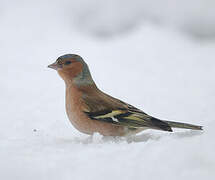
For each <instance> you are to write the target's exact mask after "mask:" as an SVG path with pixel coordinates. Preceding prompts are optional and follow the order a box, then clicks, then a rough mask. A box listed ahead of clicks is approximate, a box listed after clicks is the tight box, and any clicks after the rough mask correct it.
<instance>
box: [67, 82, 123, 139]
mask: <svg viewBox="0 0 215 180" xmlns="http://www.w3.org/2000/svg"><path fill="white" fill-rule="evenodd" d="M85 108H86V106H85V104H84V102H83V101H82V91H80V90H79V89H77V88H76V87H74V86H73V85H72V84H70V85H68V84H67V87H66V112H67V115H68V117H69V120H70V121H71V123H72V124H73V126H74V127H75V128H76V129H78V130H79V131H80V132H83V133H86V134H93V133H95V132H99V133H100V134H102V135H105V136H123V135H125V133H126V128H124V127H122V126H116V125H113V124H110V123H106V122H100V121H97V120H92V119H90V118H88V117H87V116H86V114H85V113H84V112H83V111H84V110H86V109H85Z"/></svg>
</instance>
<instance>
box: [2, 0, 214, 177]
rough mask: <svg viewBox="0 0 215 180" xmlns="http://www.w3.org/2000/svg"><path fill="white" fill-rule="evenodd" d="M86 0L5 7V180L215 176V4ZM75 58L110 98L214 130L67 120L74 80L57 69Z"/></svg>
mask: <svg viewBox="0 0 215 180" xmlns="http://www.w3.org/2000/svg"><path fill="white" fill-rule="evenodd" d="M80 2H81V3H80ZM80 2H79V3H78V1H67V0H63V1H57V0H56V1H40V0H38V1H17V2H13V3H12V2H11V1H2V0H1V1H0V3H1V7H0V10H1V11H0V22H1V23H0V49H1V60H0V67H1V71H0V73H1V74H0V82H1V88H0V92H1V101H0V107H1V113H0V119H1V121H0V139H1V143H0V159H1V161H0V169H1V170H0V179H5V180H10V179H18V180H19V179H22V180H25V179H33V180H34V179H42V180H43V179H44V180H45V179H53V180H55V179H56V180H58V179H64V180H67V179H68V180H69V179H76V180H79V179H86V180H91V179H94V180H95V179H104V180H105V179H108V180H109V179H119V178H120V179H124V180H127V179H150V180H155V179H175V180H181V179H196V180H198V179H207V180H210V179H211V180H212V179H214V177H215V172H214V170H215V156H214V149H215V141H214V136H215V131H214V130H213V127H214V126H215V121H214V107H215V95H214V92H215V84H214V80H215V61H214V58H215V42H214V40H213V34H214V32H215V31H214V21H212V20H213V18H212V17H214V15H215V13H214V12H213V13H209V12H212V11H209V9H214V6H215V5H214V3H212V2H211V1H209V0H205V1H204V2H205V4H204V10H202V9H201V8H200V9H199V10H198V11H197V9H196V8H195V7H196V6H197V5H198V6H199V5H200V4H201V3H203V0H199V1H195V3H194V2H192V1H190V3H188V4H187V3H186V2H185V1H174V2H176V5H177V4H178V6H176V7H178V8H179V10H178V11H174V9H172V10H171V7H172V6H173V5H171V3H170V1H167V0H166V1H164V2H166V3H167V2H168V3H170V4H169V6H167V7H165V6H164V5H162V6H160V7H162V11H161V13H158V11H157V10H156V9H157V8H158V7H159V5H161V4H160V3H158V4H157V5H156V6H155V5H153V4H156V3H157V2H156V3H149V2H148V1H142V3H140V4H138V2H137V3H134V4H136V5H134V4H133V5H131V3H130V2H129V1H125V2H124V1H123V4H124V6H121V4H122V1H120V0H117V1H116V2H115V1H110V3H109V4H108V2H106V1H101V2H99V1H92V3H91V1H84V0H82V1H80ZM151 2H155V1H151ZM179 2H180V3H179ZM144 3H147V4H149V5H150V6H147V7H146V6H145V4H144ZM179 4H180V5H179ZM192 5H194V6H192ZM96 7H97V8H96ZM149 7H153V8H149ZM183 7H186V8H185V9H187V10H186V11H187V12H192V11H193V12H194V11H195V12H201V13H196V14H195V13H191V14H190V15H189V13H187V14H184V13H180V9H181V10H182V9H183ZM109 8H110V9H112V10H113V13H112V14H109V15H107V14H108V13H107V12H109V11H110V10H109ZM165 8H166V9H165ZM149 9H150V11H149ZM153 9H154V10H153ZM129 10H130V11H131V13H130V16H129V14H128V12H130V11H129ZM146 10H148V11H146ZM117 12H119V13H117ZM143 12H145V13H143ZM154 12H155V13H154ZM162 12H165V13H162ZM204 12H208V15H207V14H206V15H205V13H204ZM84 14H85V15H84ZM89 14H90V15H91V16H90V15H89ZM156 14H158V15H156ZM160 14H162V15H163V16H160ZM209 14H210V16H209ZM185 15H186V17H185ZM152 17H156V18H155V19H158V17H159V23H155V21H154V19H153V18H152ZM176 17H177V18H176ZM143 19H145V21H143ZM176 19H179V20H178V21H177V20H176ZM205 19H206V20H207V21H205ZM192 20H193V21H192ZM194 20H195V21H194ZM196 20H199V21H198V26H195V25H193V23H194V22H195V23H196V22H197V21H196ZM105 22H107V23H106V24H105ZM166 22H168V23H166ZM171 22H174V23H171ZM183 22H185V24H187V25H186V27H182V24H183ZM204 24H207V27H208V30H207V32H205V31H204V28H205V26H204ZM173 27H174V28H173ZM188 27H192V29H194V30H195V32H198V34H201V33H203V34H204V35H205V33H206V36H207V37H208V38H207V39H204V40H202V39H199V38H195V37H196V33H194V32H193V31H189V33H188V34H187V33H186V32H187V30H186V29H189V28H188ZM190 34H191V35H190ZM104 37H105V38H104ZM66 53H77V54H80V55H81V56H82V57H83V58H84V59H85V60H86V62H87V63H88V64H89V66H90V69H91V71H92V75H93V77H94V79H95V81H96V82H97V84H98V86H99V87H100V88H101V89H102V90H103V91H105V92H107V93H109V94H110V95H112V96H114V97H117V98H120V99H122V100H123V101H125V102H128V103H130V104H132V105H134V106H136V107H138V108H140V109H142V110H144V111H145V112H147V113H148V114H151V115H153V116H155V117H158V118H161V119H168V120H174V121H181V122H187V123H194V124H197V125H203V126H204V131H203V132H198V131H189V130H176V131H175V132H174V133H169V132H160V131H153V130H147V131H145V132H143V133H141V134H139V135H138V136H137V137H132V138H130V139H125V138H110V137H109V138H104V137H102V136H101V135H99V134H95V135H93V136H92V137H89V136H88V135H84V134H82V133H80V132H78V131H77V130H75V129H74V128H73V127H72V125H71V124H70V122H69V121H68V119H67V117H66V113H65V105H64V103H65V100H64V97H65V92H64V91H65V87H64V82H63V81H62V80H61V79H60V78H59V77H58V75H57V73H56V72H54V71H53V70H50V69H48V68H47V65H48V64H50V63H52V62H54V61H55V60H56V58H57V57H58V56H60V55H63V54H66Z"/></svg>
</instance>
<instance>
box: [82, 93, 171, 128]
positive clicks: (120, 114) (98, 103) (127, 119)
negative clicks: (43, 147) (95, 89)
mask: <svg viewBox="0 0 215 180" xmlns="http://www.w3.org/2000/svg"><path fill="white" fill-rule="evenodd" d="M83 100H84V103H85V105H86V106H85V110H84V112H85V114H86V115H87V116H88V117H89V118H90V119H92V120H97V121H103V122H106V123H112V124H114V125H118V126H126V127H129V128H141V127H147V128H151V129H159V130H164V131H172V129H171V127H170V126H169V125H168V124H167V123H166V122H164V121H162V120H159V119H157V118H154V117H151V116H149V115H148V114H146V113H144V112H143V111H141V110H139V109H137V108H135V107H134V106H131V105H129V104H127V103H125V102H123V101H120V100H118V99H115V98H113V97H111V96H109V95H107V94H104V93H100V94H97V96H83Z"/></svg>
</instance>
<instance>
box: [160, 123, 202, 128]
mask: <svg viewBox="0 0 215 180" xmlns="http://www.w3.org/2000/svg"><path fill="white" fill-rule="evenodd" d="M164 122H166V123H167V124H169V126H171V127H172V128H183V129H193V130H203V126H197V125H193V124H187V123H180V122H173V121H164Z"/></svg>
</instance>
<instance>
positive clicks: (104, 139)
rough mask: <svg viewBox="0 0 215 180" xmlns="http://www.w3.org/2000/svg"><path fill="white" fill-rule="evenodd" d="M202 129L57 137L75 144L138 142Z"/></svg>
mask: <svg viewBox="0 0 215 180" xmlns="http://www.w3.org/2000/svg"><path fill="white" fill-rule="evenodd" d="M201 134H203V131H195V130H186V131H183V132H175V133H166V134H165V133H164V134H154V133H146V132H144V133H142V134H139V135H135V136H129V137H112V136H102V135H100V134H97V133H96V134H94V135H91V136H88V137H75V138H73V139H58V142H59V143H75V144H102V143H122V142H127V143H138V142H147V141H158V140H160V139H162V138H165V137H170V138H173V139H182V138H191V137H193V136H200V135H201Z"/></svg>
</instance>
